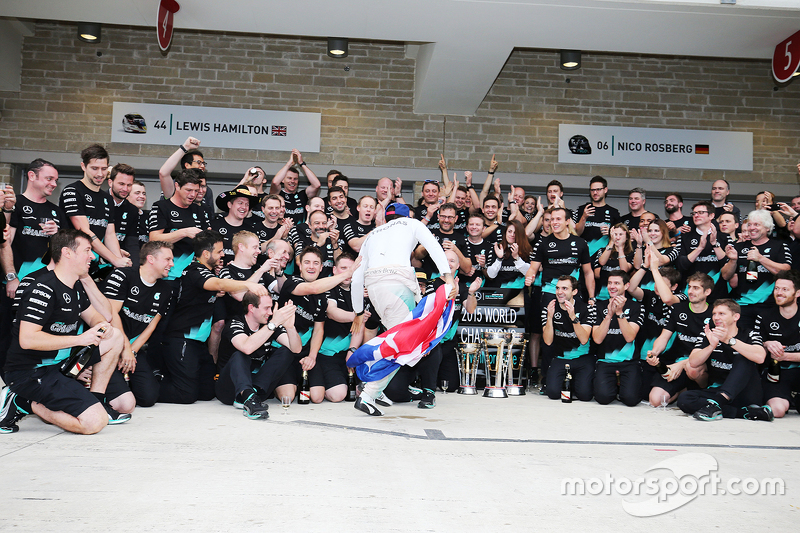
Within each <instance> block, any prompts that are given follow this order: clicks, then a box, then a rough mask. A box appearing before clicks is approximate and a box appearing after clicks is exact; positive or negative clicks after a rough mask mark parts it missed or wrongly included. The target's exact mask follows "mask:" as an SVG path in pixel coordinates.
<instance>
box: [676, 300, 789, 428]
mask: <svg viewBox="0 0 800 533" xmlns="http://www.w3.org/2000/svg"><path fill="white" fill-rule="evenodd" d="M739 312H740V309H739V304H737V303H736V302H734V301H733V300H729V299H727V298H723V299H721V300H716V301H715V302H714V306H713V310H712V311H711V319H712V321H713V325H714V327H713V328H711V327H710V324H706V327H705V336H704V337H702V338H701V339H700V340H699V341H698V342H697V346H696V347H695V349H694V350H692V354H691V355H690V356H689V367H690V368H691V369H692V370H696V369H699V368H701V367H703V366H705V367H706V369H707V372H708V382H709V383H710V385H709V387H708V388H707V389H705V390H697V391H686V392H684V393H683V394H681V395H680V396H679V397H678V407H680V408H681V410H682V411H683V412H684V413H688V414H690V415H693V416H694V417H695V418H696V419H697V420H718V419H720V418H723V417H724V418H745V419H747V420H766V421H772V419H773V418H774V417H773V414H772V409H771V408H770V407H769V406H768V405H765V406H761V405H759V403H760V402H761V380H760V378H759V375H758V370H757V368H756V365H760V364H761V363H763V362H764V358H765V357H766V351H765V350H764V347H763V346H762V341H761V333H760V331H759V329H760V320H759V319H758V317H757V318H756V329H745V328H739V327H738V324H737V323H738V321H739V317H740V314H739ZM690 375H691V374H690Z"/></svg>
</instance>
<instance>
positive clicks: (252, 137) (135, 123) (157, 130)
mask: <svg viewBox="0 0 800 533" xmlns="http://www.w3.org/2000/svg"><path fill="white" fill-rule="evenodd" d="M320 123H321V115H320V114H319V113H296V112H292V111H264V110H259V109H234V108H225V107H198V106H180V105H161V104H136V103H131V102H114V110H113V113H112V117H111V142H118V143H135V144H163V145H177V144H181V143H183V142H184V141H185V140H186V138H187V137H190V136H191V137H196V138H197V139H199V140H200V142H201V143H202V145H203V146H206V147H216V148H242V149H245V150H277V151H289V150H291V149H292V148H297V149H298V150H300V151H301V152H319V145H320Z"/></svg>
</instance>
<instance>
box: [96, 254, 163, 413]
mask: <svg viewBox="0 0 800 533" xmlns="http://www.w3.org/2000/svg"><path fill="white" fill-rule="evenodd" d="M139 257H140V263H141V265H140V266H139V267H138V268H133V267H129V268H119V269H115V270H114V271H113V272H112V273H111V275H110V276H109V277H108V279H106V283H105V287H104V289H103V293H104V294H105V295H106V297H107V298H108V299H109V301H110V302H111V310H112V311H113V313H114V314H113V318H112V324H113V325H114V327H115V328H117V329H119V330H120V331H122V332H123V334H124V335H125V341H126V342H125V343H124V344H123V349H122V354H121V356H120V361H119V364H118V365H117V370H116V371H115V372H114V373H113V374H112V377H111V380H112V382H113V383H121V384H122V386H125V378H124V377H123V374H128V377H129V380H130V381H129V382H128V385H129V386H130V390H131V392H132V393H133V395H134V397H135V398H136V404H137V405H140V406H142V407H150V406H152V405H153V404H155V403H156V401H158V391H159V383H158V380H157V379H156V377H155V376H154V375H153V370H152V369H151V367H150V364H149V362H148V360H147V343H148V341H149V340H150V336H151V335H152V334H153V332H154V331H155V329H156V327H157V326H158V324H159V322H160V321H161V318H162V317H163V316H164V315H165V314H166V312H167V309H168V308H169V302H170V298H171V295H172V289H171V287H170V286H169V285H168V284H167V282H166V281H164V280H163V278H165V277H167V276H168V275H169V271H170V269H171V268H172V265H173V257H172V245H171V244H170V243H167V242H163V241H150V242H148V243H147V244H145V245H144V246H142V249H141V251H140V253H139Z"/></svg>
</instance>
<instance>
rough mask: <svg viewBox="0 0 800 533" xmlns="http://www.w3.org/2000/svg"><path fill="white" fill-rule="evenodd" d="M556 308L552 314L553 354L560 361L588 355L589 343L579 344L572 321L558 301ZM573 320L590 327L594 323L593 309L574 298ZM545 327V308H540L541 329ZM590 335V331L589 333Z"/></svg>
mask: <svg viewBox="0 0 800 533" xmlns="http://www.w3.org/2000/svg"><path fill="white" fill-rule="evenodd" d="M555 305H556V308H555V311H554V312H553V344H551V346H552V348H551V349H552V350H554V351H553V353H555V354H558V357H561V358H562V359H577V358H578V357H581V356H583V355H586V354H588V353H589V344H590V341H586V344H581V341H580V340H578V335H577V334H576V333H575V327H574V326H573V325H572V320H571V319H570V318H569V313H567V311H565V310H564V309H562V308H561V306H560V305H559V303H558V301H556V304H555ZM574 306H575V318H577V319H578V320H579V321H580V323H581V324H582V325H584V326H592V325H593V324H594V322H595V317H594V311H595V307H594V306H592V307H588V306H587V305H586V304H585V303H583V300H581V299H579V298H576V299H575V300H574ZM546 325H547V307H546V306H542V327H544V326H546ZM590 333H591V331H590Z"/></svg>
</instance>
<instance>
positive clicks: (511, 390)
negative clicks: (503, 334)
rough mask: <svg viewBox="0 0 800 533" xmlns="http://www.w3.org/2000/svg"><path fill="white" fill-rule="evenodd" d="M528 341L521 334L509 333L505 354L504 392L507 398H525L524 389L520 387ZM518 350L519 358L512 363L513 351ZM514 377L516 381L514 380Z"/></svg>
mask: <svg viewBox="0 0 800 533" xmlns="http://www.w3.org/2000/svg"><path fill="white" fill-rule="evenodd" d="M527 344H528V340H527V339H526V338H525V334H524V333H522V332H513V333H511V341H510V342H509V344H508V351H507V352H506V363H505V365H506V392H507V393H508V395H509V396H525V387H524V386H523V385H522V369H523V363H524V362H525V348H526V347H527ZM515 348H516V349H518V350H519V357H518V358H517V360H516V362H515V361H514V353H513V352H514V349H515ZM515 377H516V379H515Z"/></svg>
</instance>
